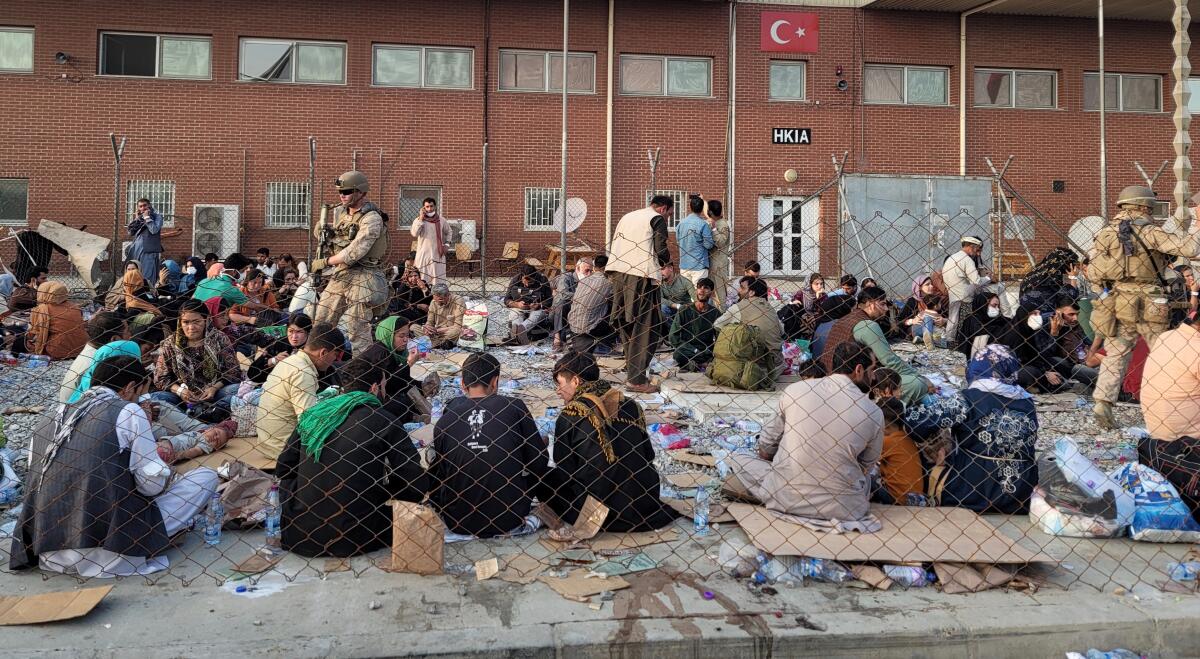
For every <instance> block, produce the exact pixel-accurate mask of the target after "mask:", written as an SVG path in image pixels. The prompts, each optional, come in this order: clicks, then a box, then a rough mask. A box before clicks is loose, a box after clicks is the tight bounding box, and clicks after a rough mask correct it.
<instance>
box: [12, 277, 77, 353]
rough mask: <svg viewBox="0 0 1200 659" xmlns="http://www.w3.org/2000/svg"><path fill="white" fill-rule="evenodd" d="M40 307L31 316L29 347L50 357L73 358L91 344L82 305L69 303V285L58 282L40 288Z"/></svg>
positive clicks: (49, 282) (38, 293)
mask: <svg viewBox="0 0 1200 659" xmlns="http://www.w3.org/2000/svg"><path fill="white" fill-rule="evenodd" d="M37 302H38V304H37V306H36V307H34V308H33V312H32V313H31V314H30V316H29V332H28V333H27V334H26V337H25V343H26V346H27V349H28V350H29V352H30V353H31V354H34V355H48V356H49V357H50V359H71V358H73V357H75V355H78V354H79V352H80V351H81V350H83V347H84V346H85V345H87V342H88V335H87V327H86V325H85V324H84V322H83V312H82V311H80V310H79V307H77V306H75V305H73V304H71V303H69V302H67V287H66V286H63V285H62V284H61V283H59V282H57V281H47V282H43V283H42V285H41V286H38V289H37Z"/></svg>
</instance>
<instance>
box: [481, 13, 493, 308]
mask: <svg viewBox="0 0 1200 659" xmlns="http://www.w3.org/2000/svg"><path fill="white" fill-rule="evenodd" d="M491 70H492V0H484V2H483V160H482V162H480V167H481V168H482V169H483V173H482V175H481V176H480V179H481V180H482V184H483V204H482V206H481V208H480V213H481V214H482V216H481V217H480V219H479V277H480V280H481V281H480V290H481V294H482V295H483V296H485V297H486V296H487V225H488V142H489V141H490V140H491V134H490V132H489V131H490V129H491V122H490V120H491V115H490V110H491V83H489V82H488V76H489V75H490V74H491Z"/></svg>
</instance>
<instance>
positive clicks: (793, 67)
mask: <svg viewBox="0 0 1200 659" xmlns="http://www.w3.org/2000/svg"><path fill="white" fill-rule="evenodd" d="M807 67H808V62H789V61H781V60H776V61H773V62H771V91H770V99H771V100H772V101H803V100H804V90H805V78H806V77H807Z"/></svg>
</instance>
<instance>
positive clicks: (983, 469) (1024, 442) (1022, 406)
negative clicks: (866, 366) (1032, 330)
mask: <svg viewBox="0 0 1200 659" xmlns="http://www.w3.org/2000/svg"><path fill="white" fill-rule="evenodd" d="M1020 369H1021V363H1020V362H1019V361H1017V358H1016V357H1015V356H1014V355H1013V353H1012V351H1011V350H1009V349H1008V348H1007V347H1006V346H1003V345H1000V344H992V345H989V346H987V347H986V348H984V349H983V350H980V351H979V352H978V353H976V354H975V356H974V357H972V358H971V361H970V362H969V363H968V364H967V382H968V386H967V388H966V389H965V390H963V391H960V392H958V393H956V394H954V395H953V396H949V397H927V398H926V399H925V401H923V403H922V404H921V405H919V406H916V407H914V408H912V409H911V410H909V412H908V414H907V415H906V416H905V419H904V421H905V426H906V428H907V430H908V432H909V434H910V435H911V436H912V437H913V439H914V440H916V441H917V442H918V443H920V442H928V441H931V440H933V439H934V438H935V437H936V436H937V435H938V433H939V432H940V431H941V430H942V429H949V430H950V436H951V441H950V445H949V447H948V448H947V449H946V452H945V457H944V459H942V460H940V461H939V464H938V465H937V466H935V467H934V468H933V469H932V470H931V472H930V474H929V487H928V495H929V497H930V499H931V500H932V501H933V503H934V505H939V506H957V507H961V508H969V509H971V510H974V511H975V512H978V513H1005V514H1012V513H1023V512H1025V511H1026V510H1027V509H1028V508H1029V496H1030V494H1031V493H1032V492H1033V486H1034V484H1035V482H1036V481H1037V469H1036V465H1035V464H1034V443H1035V442H1036V441H1037V430H1038V421H1037V410H1036V409H1035V408H1034V403H1033V396H1031V395H1030V394H1029V392H1028V391H1025V390H1024V389H1022V388H1021V387H1020V386H1019V385H1018V384H1017V372H1018V371H1019V370H1020Z"/></svg>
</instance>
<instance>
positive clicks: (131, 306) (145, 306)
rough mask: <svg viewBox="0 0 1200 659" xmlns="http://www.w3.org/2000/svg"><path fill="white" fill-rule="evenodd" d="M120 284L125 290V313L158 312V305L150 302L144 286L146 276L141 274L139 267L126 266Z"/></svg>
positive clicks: (147, 290)
mask: <svg viewBox="0 0 1200 659" xmlns="http://www.w3.org/2000/svg"><path fill="white" fill-rule="evenodd" d="M129 265H133V266H136V265H137V264H135V263H130V264H129ZM121 284H122V287H123V288H124V290H125V313H127V314H130V315H136V314H138V313H141V312H143V311H146V312H149V313H153V314H157V313H159V311H158V307H156V306H155V305H154V304H152V303H151V302H150V299H149V297H150V295H149V289H148V288H147V286H146V278H145V277H143V276H142V270H141V268H138V267H132V268H131V267H126V268H125V276H124V277H122V278H121Z"/></svg>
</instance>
